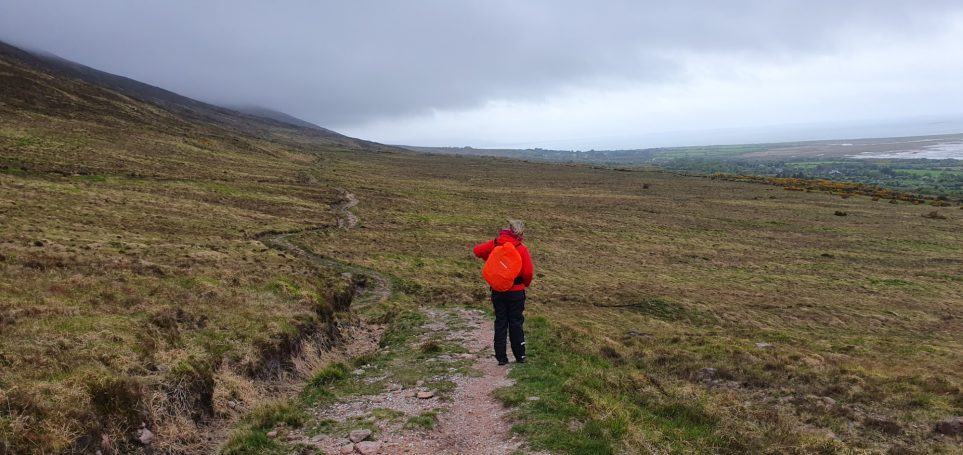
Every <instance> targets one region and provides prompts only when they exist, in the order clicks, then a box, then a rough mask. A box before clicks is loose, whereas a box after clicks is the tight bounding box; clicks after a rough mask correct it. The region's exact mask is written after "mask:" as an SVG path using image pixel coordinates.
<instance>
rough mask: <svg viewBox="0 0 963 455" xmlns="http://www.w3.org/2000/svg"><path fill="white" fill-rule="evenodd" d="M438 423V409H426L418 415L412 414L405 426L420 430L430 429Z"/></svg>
mask: <svg viewBox="0 0 963 455" xmlns="http://www.w3.org/2000/svg"><path fill="white" fill-rule="evenodd" d="M435 425H438V412H437V411H426V412H422V413H421V414H418V415H416V416H411V417H409V418H408V421H407V422H405V428H411V429H418V430H430V429H432V428H435Z"/></svg>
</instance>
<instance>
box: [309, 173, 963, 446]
mask: <svg viewBox="0 0 963 455" xmlns="http://www.w3.org/2000/svg"><path fill="white" fill-rule="evenodd" d="M328 163H329V164H328V165H329V167H328V170H329V171H330V174H329V175H330V176H331V179H332V180H333V183H335V184H337V185H340V186H346V187H350V188H351V189H352V190H353V191H355V193H356V194H358V196H359V197H360V198H361V200H362V203H361V204H360V205H359V206H358V208H357V209H356V213H358V214H359V216H360V217H361V219H362V220H363V221H362V223H363V224H362V227H361V228H360V229H356V230H353V231H350V232H338V233H322V234H319V235H317V236H314V237H310V236H308V237H305V238H304V241H305V243H306V244H307V245H309V246H310V247H311V248H312V249H314V250H316V251H318V252H321V253H323V254H326V255H329V256H333V257H339V258H342V259H344V260H347V261H349V262H353V263H357V264H361V265H364V266H367V267H371V268H375V269H378V270H381V271H384V272H387V273H390V274H392V275H395V276H397V277H399V278H400V279H403V280H407V281H408V282H409V285H408V289H409V290H410V292H412V293H416V294H417V295H419V296H420V298H421V299H422V300H423V301H425V302H432V303H437V304H465V305H485V298H486V292H485V291H486V290H485V288H484V286H483V284H482V282H481V280H480V279H479V278H478V277H477V275H478V269H479V267H480V265H479V263H478V262H476V261H475V260H473V259H472V258H471V257H470V251H469V247H470V245H471V244H472V243H473V242H478V241H482V240H485V239H487V238H488V237H491V236H493V235H494V233H495V229H496V228H497V227H498V226H499V225H500V224H501V223H502V220H503V219H504V218H505V217H506V216H517V217H521V218H524V219H525V220H526V221H527V222H528V226H529V229H530V233H529V234H528V243H529V245H530V246H531V248H532V250H533V254H534V260H535V262H536V265H537V270H536V272H537V274H536V284H535V286H534V287H533V288H532V289H531V293H530V300H531V306H530V311H529V314H530V316H535V318H534V319H533V320H531V322H530V327H531V330H532V332H533V336H532V338H531V340H530V342H529V343H530V345H531V349H532V354H531V359H532V360H533V361H532V363H531V364H530V365H525V366H521V367H516V369H515V372H514V375H515V376H516V378H517V379H519V385H518V386H517V387H516V388H513V389H509V390H506V391H504V396H503V398H504V400H505V401H506V402H507V403H509V404H517V405H519V406H520V407H519V409H518V413H517V415H518V416H519V417H520V419H521V420H520V421H519V423H518V425H517V430H518V431H519V432H521V433H523V434H526V435H527V436H529V437H530V438H532V440H533V441H534V442H535V444H536V447H544V448H549V449H553V450H559V451H563V452H564V451H571V452H575V453H592V452H593V451H597V450H598V447H596V446H592V447H594V448H591V449H588V448H587V449H586V450H578V448H579V447H580V445H579V443H578V441H598V440H601V441H604V445H605V447H606V449H605V451H611V452H613V453H614V452H620V451H622V450H627V451H629V452H729V453H734V452H748V453H765V452H769V453H786V452H800V453H809V452H846V451H850V450H856V451H860V450H865V451H871V452H877V451H886V450H895V451H898V450H901V449H905V450H907V451H916V452H931V451H935V452H940V451H942V452H947V453H958V452H959V451H960V446H959V441H954V440H945V439H943V438H942V437H939V436H937V435H934V433H933V431H932V427H933V424H934V423H935V422H936V421H938V420H939V419H941V418H945V417H947V416H951V415H959V414H960V413H961V412H963V390H961V385H963V383H961V379H963V378H961V374H960V372H961V371H963V356H961V352H963V351H961V348H963V345H961V341H960V338H959V333H961V330H963V318H961V317H960V316H959V314H958V312H959V305H960V302H963V276H961V269H963V242H960V237H959V230H960V228H961V225H963V213H961V211H960V210H959V209H957V208H956V207H952V208H944V209H941V211H940V213H942V214H943V215H944V216H945V217H946V219H931V218H926V217H923V216H922V215H924V214H926V213H928V212H930V211H932V207H927V206H916V205H912V204H907V203H898V204H890V203H884V202H880V201H872V200H871V199H870V198H869V197H863V196H856V197H849V198H846V199H844V198H841V197H839V196H832V195H830V194H829V193H823V192H813V193H805V192H793V191H784V190H782V189H781V188H778V187H772V186H768V185H760V184H750V183H735V182H723V181H717V180H712V179H706V178H696V177H679V176H676V175H672V174H669V173H657V172H624V171H616V170H604V169H591V168H587V167H582V166H566V165H551V164H533V163H522V162H513V161H509V160H504V159H497V158H458V157H438V156H400V155H381V156H372V157H365V158H364V159H357V157H355V156H352V155H349V154H335V155H333V156H332V158H331V160H330V161H329V162H328ZM837 212H838V213H839V215H837ZM704 368H713V369H714V370H703V369H704ZM536 392H537V394H539V395H541V396H543V397H550V398H549V399H543V400H541V401H539V402H537V403H534V404H533V403H530V402H525V401H524V400H523V397H525V396H527V395H531V394H535V393H536Z"/></svg>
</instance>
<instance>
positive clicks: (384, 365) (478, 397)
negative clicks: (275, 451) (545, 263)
mask: <svg viewBox="0 0 963 455" xmlns="http://www.w3.org/2000/svg"><path fill="white" fill-rule="evenodd" d="M424 316H425V318H424V320H425V323H424V324H423V325H422V326H421V327H420V328H419V333H418V334H417V335H415V336H413V337H412V338H411V339H410V340H409V341H408V342H407V343H406V344H405V345H403V346H400V347H397V348H395V350H394V352H388V353H383V354H382V356H381V357H382V358H380V359H376V360H375V361H373V362H371V363H369V364H366V365H363V366H361V367H360V368H358V369H357V370H355V371H353V372H352V378H351V379H350V380H351V381H354V382H355V383H356V384H354V385H350V386H347V388H348V389H356V388H358V384H369V385H371V386H372V387H371V388H370V389H369V391H368V392H367V393H361V394H357V395H348V396H342V397H339V399H338V400H336V401H334V402H332V403H324V404H321V405H319V406H316V407H314V408H313V409H312V410H311V413H312V419H311V422H309V423H308V424H307V425H305V426H304V427H303V428H301V429H298V430H291V431H289V432H287V433H285V434H284V435H279V437H284V438H286V439H287V440H288V441H295V442H297V443H299V444H301V445H302V446H303V447H313V448H317V449H318V450H319V451H320V452H321V453H328V454H338V453H342V454H349V453H362V454H374V453H380V454H478V455H481V454H485V455H490V454H511V453H526V451H525V448H524V444H523V441H522V440H520V439H519V438H513V437H511V436H510V430H511V423H510V422H509V420H508V416H507V413H508V410H507V409H506V408H504V407H503V406H502V405H501V403H499V402H498V401H497V399H496V398H495V397H494V396H493V393H494V391H495V390H497V389H499V388H501V387H506V386H509V385H511V384H512V382H511V381H510V380H509V379H508V378H507V373H508V371H509V370H508V367H499V366H498V365H497V364H496V363H495V361H494V359H493V358H492V357H491V352H490V350H491V349H490V343H491V341H490V340H491V337H492V331H491V322H490V320H489V319H488V318H487V317H486V316H485V314H484V313H482V312H480V311H477V310H467V309H444V310H442V309H426V310H424ZM426 346H428V347H431V349H426ZM435 346H437V347H438V350H435V348H434V347H435ZM426 351H429V352H426ZM282 431H283V430H282Z"/></svg>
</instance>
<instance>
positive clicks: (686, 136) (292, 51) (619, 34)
mask: <svg viewBox="0 0 963 455" xmlns="http://www.w3.org/2000/svg"><path fill="white" fill-rule="evenodd" d="M0 39H3V40H6V41H9V42H11V43H13V44H16V45H20V46H24V47H28V48H33V49H39V50H45V51H49V52H52V53H55V54H57V55H59V56H61V57H64V58H67V59H70V60H74V61H77V62H79V63H83V64H86V65H88V66H92V67H95V68H98V69H102V70H105V71H108V72H112V73H116V74H120V75H124V76H128V77H131V78H134V79H138V80H141V81H144V82H148V83H151V84H154V85H158V86H161V87H164V88H167V89H170V90H173V91H175V92H178V93H181V94H184V95H187V96H191V97H194V98H198V99H202V100H205V101H210V102H214V103H219V104H226V105H243V104H253V105H259V106H264V107H269V108H272V109H277V110H280V111H284V112H286V113H289V114H291V115H295V116H297V117H300V118H303V119H305V120H308V121H311V122H314V123H317V124H319V125H322V126H325V127H328V128H331V129H334V130H337V131H340V132H343V133H346V134H349V135H352V136H357V137H362V138H365V139H372V140H376V141H380V142H386V143H403V144H421V145H457V146H461V145H472V146H477V147H480V146H522V147H545V148H580V149H588V148H597V149H600V148H636V147H646V146H660V145H685V144H694V143H706V142H745V141H753V140H766V139H772V138H775V136H773V135H778V134H782V135H784V136H786V138H805V137H794V136H807V137H808V136H819V135H826V134H829V133H827V131H830V130H833V128H835V131H837V133H838V134H842V135H844V136H845V135H846V132H853V133H855V132H856V131H857V130H858V128H856V126H858V125H864V124H869V123H878V124H883V125H896V126H894V128H896V129H898V125H899V124H900V122H901V121H899V120H897V121H893V120H894V119H916V120H914V121H917V122H918V123H920V124H927V125H931V126H932V125H948V124H947V123H945V122H944V123H936V121H938V120H942V119H945V118H956V119H960V118H963V83H961V81H963V1H959V0H954V1H936V0H934V1H926V0H912V1H910V0H907V1H896V0H889V1H887V0H872V1H870V0H866V1H859V0H834V1H818V0H804V1H803V0H801V1H788V0H758V1H715V0H706V1H672V2H669V1H658V2H656V1H652V2H643V1H631V0H626V1H581V2H574V1H558V0H504V1H502V0H485V1H454V0H437V1H419V0H411V1H387V0H385V1H366V0H347V1H342V2H323V1H277V2H261V1H258V2H255V1H244V0H230V1H226V0H225V1H214V0H211V1H198V0H163V1H159V0H158V1H153V0H142V1H129V0H85V1H68V0H63V1H53V0H50V1H45V0H0ZM840 125H842V127H841V126H840ZM846 125H851V126H853V129H851V130H849V131H847V130H846V127H845V126H846ZM950 125H955V124H950ZM938 128H939V127H937V129H938ZM943 128H953V126H948V127H947V126H944V127H943ZM894 131H895V130H894ZM780 132H781V133H780ZM947 132H949V131H947ZM958 132H963V129H961V131H958ZM767 135H768V136H767ZM770 136H772V137H770ZM813 138H815V137H813Z"/></svg>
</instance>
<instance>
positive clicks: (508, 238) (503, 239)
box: [475, 229, 535, 292]
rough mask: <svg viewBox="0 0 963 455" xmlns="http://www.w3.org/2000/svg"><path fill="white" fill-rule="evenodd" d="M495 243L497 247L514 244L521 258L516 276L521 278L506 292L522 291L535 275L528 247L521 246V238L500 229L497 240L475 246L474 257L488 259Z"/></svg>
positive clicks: (509, 231) (529, 284)
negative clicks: (520, 269) (520, 267)
mask: <svg viewBox="0 0 963 455" xmlns="http://www.w3.org/2000/svg"><path fill="white" fill-rule="evenodd" d="M495 242H498V244H499V245H501V244H503V243H508V242H511V243H514V244H515V249H517V250H518V254H520V255H521V256H522V271H521V272H519V275H518V276H519V278H521V283H518V284H516V285H515V286H512V288H511V289H509V290H508V291H507V292H511V291H524V290H525V288H527V287H529V286H531V284H532V275H534V273H535V267H534V265H532V256H531V255H529V254H528V247H526V246H525V245H522V238H521V236H519V235H517V234H515V233H514V232H512V231H511V230H508V229H502V230H501V232H499V233H498V238H497V239H495V240H489V241H487V242H484V243H479V244H478V245H475V256H478V257H480V258H482V259H488V255H489V254H492V250H494V249H495Z"/></svg>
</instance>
